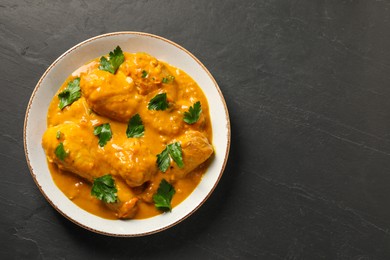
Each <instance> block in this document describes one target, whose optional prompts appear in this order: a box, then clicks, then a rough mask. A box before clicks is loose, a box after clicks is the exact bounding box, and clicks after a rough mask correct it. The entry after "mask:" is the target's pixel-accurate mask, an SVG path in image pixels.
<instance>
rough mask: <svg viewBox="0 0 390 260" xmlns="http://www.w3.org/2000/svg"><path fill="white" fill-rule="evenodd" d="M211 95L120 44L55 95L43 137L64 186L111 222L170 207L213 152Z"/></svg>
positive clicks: (77, 200)
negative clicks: (123, 49) (207, 95)
mask: <svg viewBox="0 0 390 260" xmlns="http://www.w3.org/2000/svg"><path fill="white" fill-rule="evenodd" d="M211 142H212V128H211V122H210V116H209V107H208V103H207V99H206V97H205V95H204V94H203V92H202V90H201V89H200V88H199V86H198V85H197V83H196V82H195V81H194V80H193V79H192V78H191V77H190V76H188V75H187V74H186V73H185V72H184V71H182V70H180V69H178V68H175V67H173V66H171V65H169V64H167V63H165V62H162V61H159V60H157V59H156V58H155V57H152V56H151V55H149V54H147V53H126V52H122V50H121V49H120V47H119V46H118V47H117V48H116V49H115V50H114V51H112V52H110V53H109V55H108V56H102V57H101V58H98V59H95V60H93V61H91V62H90V63H88V64H86V65H84V66H82V67H80V68H79V69H77V70H76V71H75V72H74V73H72V75H70V76H69V77H68V78H67V80H66V81H65V82H64V84H63V85H62V86H61V87H60V89H59V90H58V92H57V93H56V95H55V96H54V97H53V99H52V101H51V104H50V106H49V109H48V114H47V130H46V131H45V133H44V135H43V137H42V146H43V149H44V151H45V153H46V157H47V160H48V164H49V169H50V172H51V174H52V177H53V180H54V182H55V183H56V185H57V186H58V187H59V189H60V190H61V191H62V192H63V193H64V194H65V195H66V196H67V197H68V198H69V199H70V200H72V201H73V202H74V203H75V204H77V205H78V206H79V207H81V208H83V209H85V210H87V211H88V212H90V213H92V214H95V215H98V216H100V217H103V218H108V219H118V218H119V219H128V218H135V219H142V218H148V217H152V216H155V215H158V214H161V213H162V212H166V211H170V210H172V208H173V207H175V206H176V205H178V204H179V203H180V202H182V201H183V200H184V199H185V198H186V197H187V196H188V195H189V194H190V193H191V192H192V191H193V190H194V189H195V187H196V186H197V185H198V183H199V182H200V180H201V178H202V176H203V174H204V173H205V171H206V169H207V166H208V164H209V163H210V160H211V159H210V158H211V157H212V154H213V147H212V145H211Z"/></svg>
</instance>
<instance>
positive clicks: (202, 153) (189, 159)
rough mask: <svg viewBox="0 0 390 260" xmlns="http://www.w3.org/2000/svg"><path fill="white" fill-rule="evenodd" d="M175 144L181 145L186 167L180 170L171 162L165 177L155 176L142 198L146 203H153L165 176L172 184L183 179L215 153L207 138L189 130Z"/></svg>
mask: <svg viewBox="0 0 390 260" xmlns="http://www.w3.org/2000/svg"><path fill="white" fill-rule="evenodd" d="M173 142H179V143H180V145H181V148H182V155H183V162H184V167H183V168H179V167H178V166H177V164H176V163H174V162H171V166H170V167H169V168H168V170H167V171H166V172H165V173H164V175H163V176H162V175H155V176H154V178H153V181H151V182H150V183H149V184H148V186H147V187H146V189H145V192H144V193H143V195H142V197H141V198H142V200H143V201H145V202H149V203H152V202H153V195H154V194H155V193H156V192H157V189H158V187H159V185H160V181H161V179H162V178H165V177H164V176H167V177H168V179H169V180H170V181H172V182H174V181H176V180H179V179H183V178H185V177H186V176H187V175H188V174H189V173H190V172H192V171H193V170H195V169H196V168H197V167H198V166H200V165H201V164H202V163H204V162H205V161H206V160H207V159H208V158H210V156H211V155H212V154H213V152H214V150H213V147H212V145H211V144H210V143H209V141H208V140H207V138H206V137H205V136H204V135H203V134H202V133H201V132H198V131H192V130H189V131H187V132H186V133H185V134H184V135H182V136H180V137H179V138H177V139H176V140H174V141H173Z"/></svg>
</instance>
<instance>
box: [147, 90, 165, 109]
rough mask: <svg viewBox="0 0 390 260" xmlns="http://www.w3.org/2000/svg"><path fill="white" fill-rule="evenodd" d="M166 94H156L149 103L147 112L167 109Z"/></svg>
mask: <svg viewBox="0 0 390 260" xmlns="http://www.w3.org/2000/svg"><path fill="white" fill-rule="evenodd" d="M168 105H169V104H168V101H167V93H161V94H157V95H156V96H155V97H154V98H152V99H151V100H150V101H149V104H148V109H149V110H165V109H167V108H168Z"/></svg>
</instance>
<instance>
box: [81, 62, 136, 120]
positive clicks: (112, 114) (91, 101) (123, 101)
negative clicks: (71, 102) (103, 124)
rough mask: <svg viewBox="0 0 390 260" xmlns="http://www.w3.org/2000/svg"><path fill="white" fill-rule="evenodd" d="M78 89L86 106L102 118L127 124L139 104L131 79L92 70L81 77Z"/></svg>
mask: <svg viewBox="0 0 390 260" xmlns="http://www.w3.org/2000/svg"><path fill="white" fill-rule="evenodd" d="M80 88H81V91H82V94H83V96H84V97H85V99H86V100H87V103H88V105H89V106H90V107H91V109H92V110H93V111H95V112H96V113H97V114H100V115H102V116H107V117H109V118H112V119H115V120H118V121H121V122H127V121H128V120H129V118H130V117H131V116H133V115H134V114H135V111H136V110H137V108H138V106H139V105H140V102H141V97H140V96H139V95H138V93H137V90H136V88H135V87H134V82H133V80H132V78H130V77H126V75H125V74H123V73H122V72H120V71H118V72H117V73H116V74H115V75H113V74H111V73H109V72H107V71H103V70H99V69H94V70H92V71H90V72H89V73H86V74H85V75H83V77H81V80H80Z"/></svg>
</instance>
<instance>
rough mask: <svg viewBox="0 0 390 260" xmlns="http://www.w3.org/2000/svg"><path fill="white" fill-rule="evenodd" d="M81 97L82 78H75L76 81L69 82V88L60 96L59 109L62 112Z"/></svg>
mask: <svg viewBox="0 0 390 260" xmlns="http://www.w3.org/2000/svg"><path fill="white" fill-rule="evenodd" d="M80 97H81V90H80V78H75V79H74V80H72V81H69V82H68V86H67V87H66V88H65V89H64V90H63V91H62V92H61V93H59V94H58V98H59V99H60V103H58V107H59V108H60V109H61V110H62V109H64V107H66V106H69V105H71V104H72V103H73V102H75V101H76V100H77V99H79V98H80Z"/></svg>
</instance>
